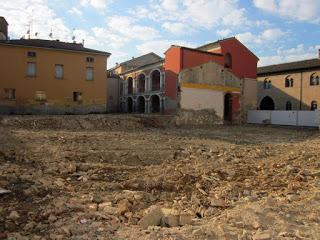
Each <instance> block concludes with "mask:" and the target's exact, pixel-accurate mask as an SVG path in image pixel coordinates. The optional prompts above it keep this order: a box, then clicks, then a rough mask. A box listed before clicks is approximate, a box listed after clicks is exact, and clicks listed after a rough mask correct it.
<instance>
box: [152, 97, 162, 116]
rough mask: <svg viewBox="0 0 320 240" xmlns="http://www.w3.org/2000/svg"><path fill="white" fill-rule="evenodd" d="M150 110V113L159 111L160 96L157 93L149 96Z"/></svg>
mask: <svg viewBox="0 0 320 240" xmlns="http://www.w3.org/2000/svg"><path fill="white" fill-rule="evenodd" d="M151 112H152V113H159V112H160V97H159V96H158V95H153V96H152V97H151Z"/></svg>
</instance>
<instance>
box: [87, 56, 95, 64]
mask: <svg viewBox="0 0 320 240" xmlns="http://www.w3.org/2000/svg"><path fill="white" fill-rule="evenodd" d="M86 60H87V63H93V62H94V58H93V57H87V58H86Z"/></svg>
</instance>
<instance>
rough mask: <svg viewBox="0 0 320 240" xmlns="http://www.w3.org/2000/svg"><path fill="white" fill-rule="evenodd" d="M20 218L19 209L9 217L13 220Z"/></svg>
mask: <svg viewBox="0 0 320 240" xmlns="http://www.w3.org/2000/svg"><path fill="white" fill-rule="evenodd" d="M19 218H20V215H19V213H18V212H17V211H12V212H11V213H10V214H9V216H8V219H10V220H12V221H16V220H18V219H19Z"/></svg>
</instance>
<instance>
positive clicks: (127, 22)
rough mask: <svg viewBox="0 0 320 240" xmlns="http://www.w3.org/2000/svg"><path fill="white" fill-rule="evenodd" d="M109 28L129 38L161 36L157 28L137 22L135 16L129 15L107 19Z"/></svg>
mask: <svg viewBox="0 0 320 240" xmlns="http://www.w3.org/2000/svg"><path fill="white" fill-rule="evenodd" d="M107 25H108V28H110V29H111V30H112V31H114V32H116V33H119V34H122V35H123V36H125V37H127V38H129V39H137V40H142V41H147V40H153V39H155V38H157V37H158V36H159V33H158V31H157V30H156V29H154V28H152V27H148V26H142V25H138V24H136V20H135V19H134V18H131V17H128V16H112V17H110V18H108V20H107Z"/></svg>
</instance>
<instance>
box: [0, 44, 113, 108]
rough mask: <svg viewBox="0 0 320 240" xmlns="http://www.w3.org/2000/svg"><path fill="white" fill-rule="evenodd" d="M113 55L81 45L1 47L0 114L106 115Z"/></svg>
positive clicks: (1, 45)
mask: <svg viewBox="0 0 320 240" xmlns="http://www.w3.org/2000/svg"><path fill="white" fill-rule="evenodd" d="M109 55H110V54H109V53H106V52H101V51H96V50H92V49H87V48H84V46H83V45H82V44H77V43H65V42H60V41H48V40H39V39H30V40H27V39H26V40H24V39H22V40H2V41H0V113H2V114H87V113H102V112H105V111H106V104H107V98H106V95H107V94H106V78H107V74H106V66H107V58H108V56H109Z"/></svg>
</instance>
